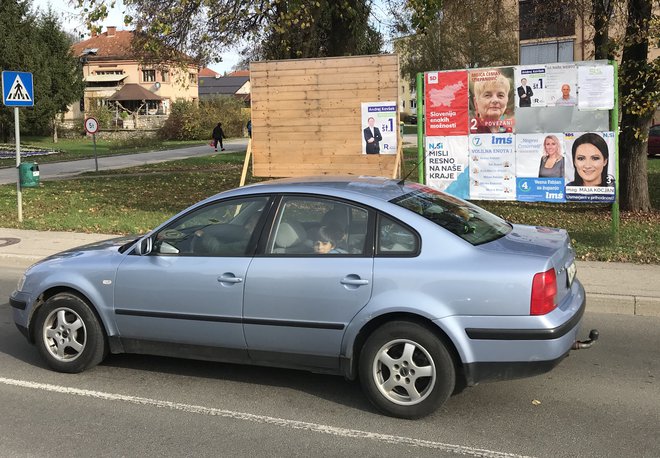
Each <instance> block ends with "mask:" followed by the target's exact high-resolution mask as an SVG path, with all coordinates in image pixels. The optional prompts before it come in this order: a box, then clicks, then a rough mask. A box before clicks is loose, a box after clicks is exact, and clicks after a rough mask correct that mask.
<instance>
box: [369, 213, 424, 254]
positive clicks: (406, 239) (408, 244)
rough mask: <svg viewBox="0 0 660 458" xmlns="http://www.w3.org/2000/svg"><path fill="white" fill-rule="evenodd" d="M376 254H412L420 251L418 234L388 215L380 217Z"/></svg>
mask: <svg viewBox="0 0 660 458" xmlns="http://www.w3.org/2000/svg"><path fill="white" fill-rule="evenodd" d="M376 246H377V249H376V254H378V255H384V256H388V255H397V256H401V255H403V256H411V255H416V254H417V253H418V251H419V238H418V236H417V235H416V234H415V233H414V232H413V231H412V230H410V229H409V228H407V227H406V226H404V225H402V224H400V223H398V222H396V221H394V220H393V219H391V218H388V217H387V216H384V215H380V216H379V218H378V241H377V244H376Z"/></svg>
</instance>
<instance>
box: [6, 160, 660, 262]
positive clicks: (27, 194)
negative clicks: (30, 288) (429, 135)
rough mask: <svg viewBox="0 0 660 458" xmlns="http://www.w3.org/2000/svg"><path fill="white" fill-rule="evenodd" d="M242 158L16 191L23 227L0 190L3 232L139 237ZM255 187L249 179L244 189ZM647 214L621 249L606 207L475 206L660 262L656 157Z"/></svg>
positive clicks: (585, 246) (636, 217) (584, 249)
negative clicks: (19, 196) (19, 230)
mask: <svg viewBox="0 0 660 458" xmlns="http://www.w3.org/2000/svg"><path fill="white" fill-rule="evenodd" d="M416 154H417V153H416V149H414V148H411V149H406V161H405V164H406V165H405V170H404V173H407V172H409V171H411V169H414V170H413V173H412V174H411V176H410V178H409V179H410V180H415V179H416V178H417V173H416V167H417V161H416ZM243 158H244V153H232V154H222V155H214V156H208V157H202V158H193V159H186V160H181V161H172V162H166V163H161V164H151V165H145V166H140V167H134V168H130V169H123V170H113V171H105V172H103V171H102V172H99V173H88V174H85V175H83V176H81V177H80V178H76V179H70V180H57V181H45V182H42V183H41V186H40V187H39V188H33V189H32V188H30V189H25V190H24V192H23V218H24V221H23V224H22V225H21V224H18V222H17V216H16V186H15V185H3V186H0V221H2V223H0V225H1V226H4V227H18V228H23V229H36V230H61V231H81V232H99V233H114V234H127V233H131V234H132V233H143V232H145V231H147V230H149V229H151V228H153V227H154V226H156V225H157V224H159V223H160V222H162V221H163V220H165V219H166V218H168V217H169V216H172V215H173V214H175V213H176V212H178V211H180V210H182V209H184V208H186V207H187V206H189V205H191V204H193V203H195V202H197V201H199V200H201V199H203V198H205V197H208V196H211V195H213V194H215V193H217V192H220V191H223V190H226V189H229V188H233V187H235V186H237V185H238V183H239V181H240V176H241V170H242V166H243ZM255 181H260V179H258V178H253V177H252V176H251V175H248V183H251V182H255ZM649 188H650V190H651V194H652V197H651V198H652V201H653V206H654V211H653V212H650V213H646V214H630V213H625V212H623V213H622V214H621V227H620V243H619V244H618V245H617V244H615V243H614V242H613V241H612V237H611V213H610V207H609V206H607V205H594V204H545V203H522V202H493V201H481V202H477V203H478V204H479V205H481V206H483V207H485V208H487V209H489V210H490V211H492V212H494V213H496V214H499V215H501V216H503V217H505V218H506V219H508V220H509V221H512V222H516V223H522V224H531V225H538V226H552V227H563V228H565V229H567V230H568V231H569V233H570V234H571V237H572V239H573V242H574V245H575V249H576V251H577V254H578V258H579V259H581V260H597V261H627V262H635V263H652V264H660V230H659V228H660V159H653V160H649Z"/></svg>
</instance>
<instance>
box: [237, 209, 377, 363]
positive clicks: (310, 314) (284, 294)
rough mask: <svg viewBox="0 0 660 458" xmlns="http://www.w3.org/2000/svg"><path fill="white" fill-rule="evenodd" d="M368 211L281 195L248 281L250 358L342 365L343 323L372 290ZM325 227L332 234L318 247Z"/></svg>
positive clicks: (246, 308)
mask: <svg viewBox="0 0 660 458" xmlns="http://www.w3.org/2000/svg"><path fill="white" fill-rule="evenodd" d="M369 215H370V212H369V211H367V210H366V209H364V208H360V207H359V206H356V205H352V204H349V203H346V202H341V201H335V200H331V199H325V198H318V197H300V196H284V197H282V200H281V202H280V203H279V205H278V208H277V211H276V212H275V215H274V217H273V224H272V229H271V231H270V233H269V237H268V239H267V242H266V243H265V245H264V247H263V248H264V252H263V254H261V255H259V256H257V257H255V258H254V260H253V261H252V264H251V265H250V268H249V272H248V278H247V282H246V285H245V300H244V311H243V321H244V325H243V328H244V332H245V339H246V342H247V345H248V352H249V355H250V358H251V359H253V360H255V361H258V362H261V363H270V364H284V365H287V366H291V365H293V366H300V367H308V368H323V369H332V370H335V369H337V367H338V365H339V358H338V357H339V354H340V346H341V341H342V337H343V335H344V331H345V329H346V326H347V325H348V323H349V322H350V321H351V319H352V318H353V317H354V316H355V315H356V314H357V312H358V311H359V310H360V309H361V308H363V307H364V306H365V305H366V304H367V303H368V301H369V299H370V297H371V289H372V282H373V278H372V270H373V257H372V248H371V246H372V243H371V242H370V240H371V239H372V236H371V234H370V230H369V229H368V228H369V227H371V225H370V224H369V218H370V216H369ZM321 233H324V234H325V235H326V236H329V237H331V238H334V239H335V240H333V241H332V244H333V245H334V248H333V249H331V250H328V251H327V252H325V253H321V252H319V251H315V250H318V249H319V247H318V246H319V245H320V244H319V240H317V239H318V238H319V237H320V234H321ZM325 243H329V242H327V241H326V242H325Z"/></svg>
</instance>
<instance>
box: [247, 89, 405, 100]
mask: <svg viewBox="0 0 660 458" xmlns="http://www.w3.org/2000/svg"><path fill="white" fill-rule="evenodd" d="M398 95H399V93H398V91H397V89H396V87H384V88H381V89H380V90H378V89H373V90H371V91H360V90H358V89H346V90H342V89H335V90H328V91H325V90H322V89H320V88H319V89H310V90H305V91H291V92H283V91H278V92H271V93H269V94H268V96H267V99H268V100H273V101H277V100H306V99H308V100H324V99H335V98H344V99H346V98H348V99H353V100H364V101H370V102H376V101H379V100H383V101H385V100H396V99H397V97H398ZM251 97H252V100H259V99H260V98H263V96H260V95H259V94H258V93H256V94H255V93H253V94H252V95H251ZM255 97H256V98H255Z"/></svg>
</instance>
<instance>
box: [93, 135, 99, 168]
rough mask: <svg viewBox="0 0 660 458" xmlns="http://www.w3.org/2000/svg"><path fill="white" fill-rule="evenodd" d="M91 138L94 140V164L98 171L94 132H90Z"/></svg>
mask: <svg viewBox="0 0 660 458" xmlns="http://www.w3.org/2000/svg"><path fill="white" fill-rule="evenodd" d="M92 140H94V164H96V171H97V172H98V171H99V157H98V156H97V155H96V134H92Z"/></svg>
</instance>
